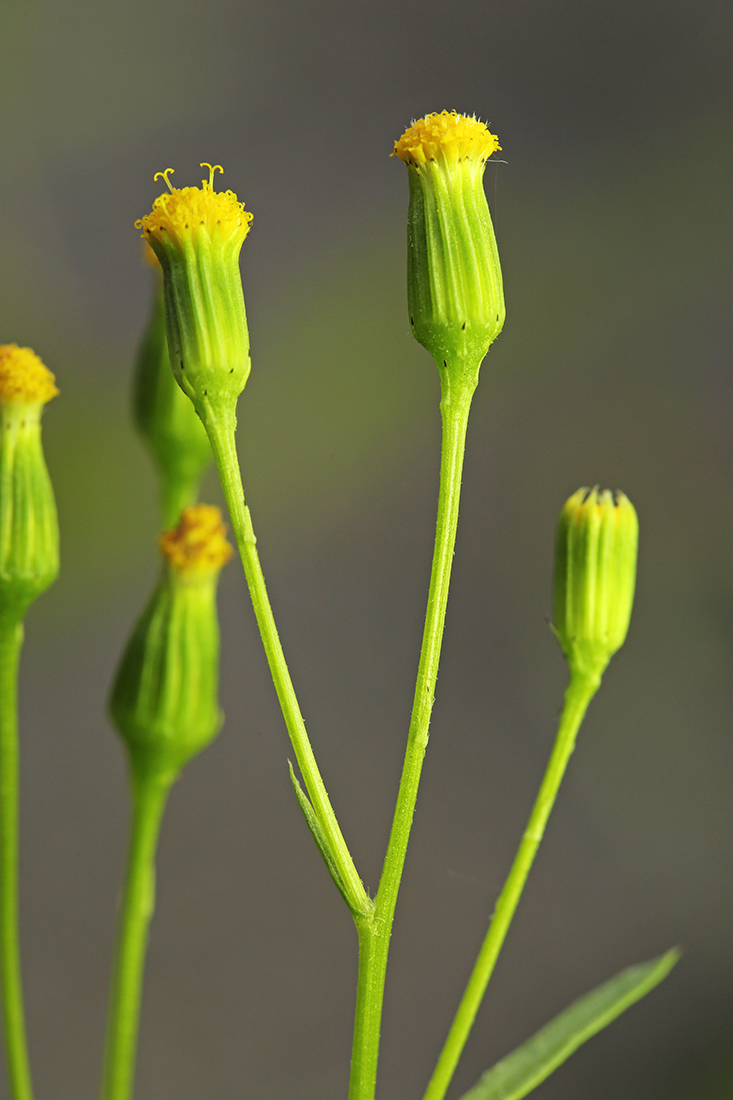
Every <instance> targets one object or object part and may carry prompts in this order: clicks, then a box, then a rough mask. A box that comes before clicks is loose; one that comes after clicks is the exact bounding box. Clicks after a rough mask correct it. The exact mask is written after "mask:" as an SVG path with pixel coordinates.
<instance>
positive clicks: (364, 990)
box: [349, 111, 505, 1100]
mask: <svg viewBox="0 0 733 1100" xmlns="http://www.w3.org/2000/svg"><path fill="white" fill-rule="evenodd" d="M498 148H499V143H498V141H497V138H496V137H495V135H493V134H491V133H490V132H489V130H488V129H487V127H486V126H485V125H484V124H483V123H481V122H479V121H477V120H476V119H475V118H468V117H466V116H464V115H458V114H457V113H456V112H455V111H451V112H448V111H443V112H442V113H441V114H438V115H428V116H427V117H426V118H424V119H420V120H419V121H418V122H416V123H413V125H412V126H411V127H410V128H409V129H408V130H407V131H406V132H405V134H403V136H402V137H401V138H400V140H399V141H398V142H396V143H395V149H394V152H395V154H396V155H397V156H398V157H399V158H400V159H401V160H402V161H404V163H405V164H406V165H407V168H408V176H409V183H410V206H409V211H408V234H407V242H408V252H407V290H408V309H409V316H410V325H411V328H412V331H413V334H414V335H415V337H416V339H417V340H418V341H419V342H420V343H421V344H422V345H423V346H424V347H425V348H427V350H428V351H429V352H430V354H431V355H432V356H433V358H434V359H435V361H436V364H437V366H438V370H439V373H440V381H441V393H442V398H441V406H440V408H441V415H442V423H443V441H442V455H441V466H440V492H439V497H438V519H437V524H436V533H435V550H434V554H433V565H432V571H431V576H430V588H429V594H428V606H427V613H426V617H425V628H424V632H423V642H422V648H421V651H420V662H419V666H418V673H417V683H416V687H415V698H414V703H413V708H412V717H411V720H410V729H409V733H408V738H407V750H406V753H405V760H404V764H403V769H402V778H401V781H400V787H399V792H398V795H397V805H396V807H395V813H394V818H393V822H392V830H391V833H390V838H389V843H388V845H387V853H386V856H385V860H384V866H383V869H382V875H381V878H380V882H379V889H378V891H377V897H376V900H375V904H374V919H373V922H372V923H371V925H369V926H365V927H364V928H359V979H358V989H357V1004H356V1019H355V1026H354V1048H353V1056H352V1063H351V1082H350V1091H349V1100H372V1098H373V1097H374V1093H375V1089H376V1081H377V1063H378V1058H379V1032H380V1021H381V1013H382V1003H383V999H384V985H385V980H386V974H387V959H388V953H389V942H390V937H391V934H392V924H393V921H394V915H395V908H396V905H397V895H398V892H399V888H400V883H401V879H402V871H403V868H404V864H405V857H406V853H407V845H408V841H409V838H410V831H411V828H412V820H413V816H414V812H415V805H416V802H417V794H418V787H419V784H420V776H421V772H422V765H423V759H424V756H425V750H426V747H427V742H428V731H429V726H430V716H431V713H432V709H433V702H434V698H435V683H436V680H437V676H438V664H439V660H440V650H441V645H442V640H443V627H444V623H445V613H446V606H447V601H448V589H449V585H450V576H451V568H452V564H453V551H454V546H455V540H456V529H457V524H458V504H459V498H460V488H461V473H462V469H463V457H464V453H465V443H466V430H467V426H468V414H469V409H470V406H471V399H472V397H473V393H474V390H475V388H476V385H477V383H478V374H479V368H480V366H481V363H482V361H483V359H484V356H485V355H486V352H487V351H488V349H489V347H490V345H491V344H492V342H493V341H494V340H495V339H496V337H497V336H498V334H499V332H500V331H501V328H502V326H503V323H504V317H505V307H504V294H503V286H502V277H501V267H500V265H499V256H498V252H497V248H496V239H495V237H494V230H493V227H492V224H491V217H490V215H489V210H488V205H487V203H486V196H485V194H484V189H483V172H484V167H485V164H486V159H487V157H489V156H490V155H491V154H492V153H493V152H494V151H495V150H496V149H498Z"/></svg>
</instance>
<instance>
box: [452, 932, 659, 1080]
mask: <svg viewBox="0 0 733 1100" xmlns="http://www.w3.org/2000/svg"><path fill="white" fill-rule="evenodd" d="M679 957H680V953H679V951H678V950H677V948H673V949H672V950H671V951H668V952H667V953H666V955H660V956H659V958H656V959H651V960H650V962H646V963H640V964H639V965H638V966H630V967H628V969H626V970H622V971H621V973H620V974H617V975H616V977H615V978H611V980H610V981H608V982H604V984H603V985H599V986H598V988H597V989H594V990H593V991H592V992H591V993H586V995H585V996H584V997H581V998H580V999H579V1000H577V1001H575V1002H574V1003H573V1004H571V1005H570V1008H566V1009H565V1011H564V1012H561V1013H560V1015H559V1016H556V1017H555V1019H554V1020H551V1021H550V1023H549V1024H546V1025H545V1026H544V1027H543V1028H541V1029H540V1030H539V1031H538V1032H536V1033H535V1034H534V1035H533V1036H532V1038H531V1039H528V1040H527V1042H526V1043H523V1044H522V1046H521V1047H517V1049H516V1050H514V1051H512V1053H511V1054H509V1055H507V1057H506V1058H502V1060H501V1062H497V1064H496V1065H495V1066H494V1067H493V1068H492V1069H490V1070H488V1071H487V1072H486V1073H485V1074H484V1075H483V1077H481V1078H480V1080H479V1081H478V1083H477V1084H475V1085H474V1087H473V1088H472V1089H469V1091H468V1092H467V1093H465V1094H464V1095H463V1096H462V1097H461V1100H522V1097H523V1096H526V1095H527V1093H528V1092H531V1091H532V1089H534V1088H536V1087H537V1085H539V1084H540V1083H541V1082H542V1081H544V1079H545V1078H546V1077H549V1076H550V1074H551V1073H552V1072H553V1070H556V1069H557V1067H558V1066H559V1065H562V1063H563V1062H564V1061H565V1059H566V1058H569V1057H570V1055H571V1054H572V1053H573V1051H576V1050H577V1049H578V1047H579V1046H582V1044H583V1043H585V1042H586V1041H587V1040H588V1039H590V1038H592V1036H593V1035H595V1034H596V1033H597V1032H599V1031H601V1030H602V1029H603V1028H604V1027H607V1026H608V1024H610V1023H611V1022H612V1021H613V1020H615V1019H616V1017H617V1016H620V1015H621V1013H622V1012H624V1011H625V1010H626V1009H627V1008H629V1007H630V1006H631V1005H632V1004H634V1002H635V1001H638V1000H640V999H641V998H642V997H643V996H644V995H645V994H647V993H649V992H650V991H651V990H652V989H654V987H655V985H658V984H659V982H661V981H662V979H663V978H666V976H667V974H669V972H670V970H671V969H672V967H673V966H674V965H675V963H676V962H677V960H678V959H679Z"/></svg>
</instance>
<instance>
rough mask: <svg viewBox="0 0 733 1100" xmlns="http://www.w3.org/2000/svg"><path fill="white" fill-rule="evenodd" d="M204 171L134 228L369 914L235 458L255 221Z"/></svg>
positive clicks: (342, 871) (285, 697) (349, 882)
mask: <svg viewBox="0 0 733 1100" xmlns="http://www.w3.org/2000/svg"><path fill="white" fill-rule="evenodd" d="M202 167H203V165H202ZM206 167H208V168H209V179H208V181H207V180H204V181H203V182H202V185H201V187H200V188H198V187H184V188H174V187H172V185H170V183H169V181H168V178H167V176H168V173H169V172H170V171H171V170H170V169H166V172H165V173H159V175H163V176H164V177H165V179H166V183H169V189H170V190H169V192H168V193H167V194H163V195H161V196H160V197H159V198H158V199H156V200H155V202H154V204H153V209H152V211H151V213H150V214H147V215H146V216H145V217H144V218H141V219H140V221H139V222H138V223H137V225H138V226H139V228H141V229H142V230H143V234H144V236H145V239H146V240H147V241H148V243H149V244H150V246H151V248H152V249H153V251H154V252H155V254H156V256H157V257H158V259H159V261H160V265H161V268H162V271H163V286H164V295H165V316H166V330H167V336H168V350H169V354H170V359H171V366H172V368H173V373H174V375H175V377H176V380H177V382H178V384H179V385H180V387H181V389H182V390H183V392H184V393H185V394H187V396H188V397H189V398H190V399H191V401H192V402H193V406H194V408H195V409H196V412H197V413H198V415H199V417H200V418H201V421H202V423H203V425H204V428H205V429H206V433H207V435H208V437H209V442H210V444H211V448H212V450H213V452H214V458H215V461H216V465H217V468H218V471H219V476H220V479H221V483H222V487H223V490H224V495H225V498H226V502H227V507H228V508H229V514H230V517H231V521H232V527H233V530H234V534H235V537H236V540H237V545H238V547H239V551H240V555H241V558H242V564H243V566H244V572H245V576H246V579H247V584H248V586H249V591H250V596H251V598H252V604H253V607H254V611H255V616H256V618H257V623H258V626H259V629H260V634H261V636H262V641H263V644H264V647H265V653H266V655H267V660H268V663H269V666H270V672H271V675H272V678H273V682H274V685H275V689H276V691H277V695H278V699H279V701H280V706H281V709H282V712H283V717H284V718H285V724H286V726H287V730H288V733H289V735H290V739H291V742H292V745H293V748H294V751H295V755H296V759H297V761H298V766H299V767H300V769H301V772H302V775H303V779H304V781H305V785H306V789H307V791H308V795H309V797H310V800H311V803H312V811H313V813H314V814H315V820H316V821H317V825H318V830H319V835H320V836H321V837H322V838H323V845H325V847H324V846H322V847H321V851H322V853H323V854H324V858H325V859H326V860H327V862H328V863H329V866H330V867H331V868H332V873H334V872H335V877H336V880H337V883H338V884H339V888H340V889H341V890H342V893H343V894H344V897H346V898H347V899H348V904H349V906H350V908H351V909H352V911H353V912H356V913H368V912H369V911H370V908H371V903H370V901H369V899H368V897H367V894H366V891H365V889H364V887H363V885H362V882H361V879H360V878H359V875H358V873H357V871H356V868H355V866H354V861H353V859H352V858H351V854H350V852H349V849H348V847H347V845H346V842H345V840H344V837H343V834H342V832H341V829H340V827H339V825H338V822H337V820H336V815H335V814H334V811H333V807H332V805H331V802H330V799H329V797H328V793H327V792H326V788H325V785H324V783H323V779H322V778H321V774H320V771H319V769H318V766H317V764H316V760H315V756H314V754H313V750H312V748H311V745H310V741H309V739H308V735H307V732H306V728H305V723H304V721H303V716H302V714H301V711H300V707H299V705H298V700H297V697H296V694H295V690H294V687H293V683H292V679H291V677H290V672H289V670H288V666H287V663H286V661H285V656H284V653H283V649H282V645H281V643H280V638H279V635H278V632H277V628H276V626H275V620H274V616H273V614H272V608H271V606H270V601H269V598H268V595H267V589H266V587H265V581H264V576H263V574H262V568H261V565H260V561H259V556H258V553H257V546H256V540H255V537H254V532H253V528H252V519H251V516H250V514H249V510H248V508H247V507H246V505H245V500H244V490H243V487H242V479H241V473H240V469H239V462H238V459H237V451H236V444H235V429H236V404H237V399H238V397H239V395H240V394H241V392H242V390H243V389H244V386H245V383H246V381H247V378H248V376H249V372H250V358H249V333H248V330H247V319H246V314H245V308H244V295H243V292H242V280H241V275H240V272H239V253H240V250H241V247H242V243H243V242H244V240H245V238H246V236H247V233H248V232H249V223H250V221H251V218H252V215H251V214H250V213H249V212H248V211H245V209H244V204H243V203H241V202H239V200H238V199H237V197H236V195H234V194H233V193H232V192H231V191H226V192H217V191H216V190H215V189H214V174H215V171H216V170H217V169H218V170H219V171H221V169H220V167H219V166H218V165H216V166H211V165H206ZM306 812H310V811H308V810H306Z"/></svg>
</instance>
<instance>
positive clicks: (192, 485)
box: [160, 471, 201, 531]
mask: <svg viewBox="0 0 733 1100" xmlns="http://www.w3.org/2000/svg"><path fill="white" fill-rule="evenodd" d="M200 483H201V478H200V477H199V476H198V475H196V476H195V477H185V476H182V475H180V474H178V473H171V472H170V471H166V472H165V473H164V474H163V476H162V478H161V492H160V506H161V514H162V517H163V530H164V531H167V530H168V529H169V528H171V527H175V526H176V525H177V523H178V521H179V520H180V518H181V513H182V512H183V509H184V508H188V507H189V505H191V504H195V503H196V500H197V499H198V493H199V485H200Z"/></svg>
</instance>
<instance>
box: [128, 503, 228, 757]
mask: <svg viewBox="0 0 733 1100" xmlns="http://www.w3.org/2000/svg"><path fill="white" fill-rule="evenodd" d="M159 545H160V549H161V553H162V555H163V557H164V559H165V564H164V567H163V571H162V575H161V578H160V581H159V583H158V585H157V587H156V589H155V591H154V593H153V596H152V598H151V600H150V602H149V604H148V606H147V607H146V609H145V611H144V612H143V614H142V616H141V618H140V620H139V621H138V623H137V625H136V626H135V628H134V630H133V632H132V636H131V638H130V640H129V642H128V645H127V648H126V650H125V653H124V655H123V657H122V661H121V663H120V667H119V670H118V672H117V676H116V678H115V682H114V686H113V689H112V695H111V700H110V712H111V714H112V718H113V720H114V722H115V725H116V726H117V729H118V730H119V732H120V734H121V735H122V737H123V739H124V741H125V742H126V744H127V748H128V750H129V752H130V758H131V761H132V765H133V769H137V770H139V771H142V772H146V771H148V772H151V771H157V772H164V773H171V774H175V773H177V772H178V771H180V769H181V768H182V767H183V765H184V764H185V763H186V762H187V761H188V760H190V759H191V758H192V757H193V756H195V755H196V754H197V753H199V752H201V750H202V749H204V748H205V747H206V746H207V745H208V744H209V743H210V742H211V741H212V740H213V739H214V737H215V736H216V734H217V733H218V732H219V730H220V728H221V724H222V721H223V716H222V713H221V710H220V708H219V701H218V685H219V624H218V619H217V613H216V586H217V581H218V578H219V573H220V571H221V568H222V566H223V565H224V564H225V563H226V562H227V561H228V560H229V558H230V557H231V554H232V548H231V546H230V544H229V542H228V541H227V539H226V528H225V526H224V524H223V523H222V520H221V512H220V511H219V509H218V508H215V507H213V506H211V505H208V504H197V505H194V506H193V507H191V508H186V509H185V511H184V513H183V515H182V517H181V521H180V523H179V524H178V526H177V527H176V528H175V529H174V530H171V531H166V532H165V533H164V534H163V535H161V538H160V542H159Z"/></svg>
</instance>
